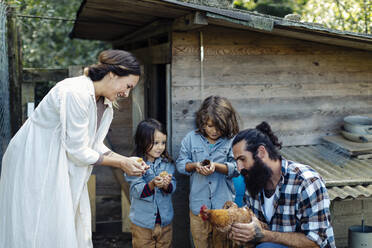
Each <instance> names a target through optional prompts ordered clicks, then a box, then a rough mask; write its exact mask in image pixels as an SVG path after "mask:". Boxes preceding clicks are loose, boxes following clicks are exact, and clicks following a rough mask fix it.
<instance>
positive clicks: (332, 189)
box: [281, 145, 372, 200]
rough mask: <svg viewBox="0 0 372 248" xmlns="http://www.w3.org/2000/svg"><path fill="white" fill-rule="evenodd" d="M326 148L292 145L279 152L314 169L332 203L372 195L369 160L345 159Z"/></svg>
mask: <svg viewBox="0 0 372 248" xmlns="http://www.w3.org/2000/svg"><path fill="white" fill-rule="evenodd" d="M327 149H328V148H326V147H325V146H323V145H309V146H291V147H283V148H282V150H281V153H282V155H283V156H284V157H285V158H286V159H289V160H293V161H296V162H299V163H303V164H307V165H310V166H311V167H312V168H314V169H315V170H316V171H317V172H318V173H319V174H320V175H321V176H322V178H323V179H324V181H325V184H326V187H327V189H328V193H329V197H330V199H331V200H335V199H346V198H358V197H370V196H372V166H371V165H372V159H357V158H351V157H350V158H349V157H344V155H342V154H337V151H336V150H335V151H332V150H329V149H328V150H327ZM333 153H334V154H333Z"/></svg>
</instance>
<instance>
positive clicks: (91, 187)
mask: <svg viewBox="0 0 372 248" xmlns="http://www.w3.org/2000/svg"><path fill="white" fill-rule="evenodd" d="M88 193H89V201H90V211H91V212H92V232H95V231H96V175H91V176H90V177H89V180H88Z"/></svg>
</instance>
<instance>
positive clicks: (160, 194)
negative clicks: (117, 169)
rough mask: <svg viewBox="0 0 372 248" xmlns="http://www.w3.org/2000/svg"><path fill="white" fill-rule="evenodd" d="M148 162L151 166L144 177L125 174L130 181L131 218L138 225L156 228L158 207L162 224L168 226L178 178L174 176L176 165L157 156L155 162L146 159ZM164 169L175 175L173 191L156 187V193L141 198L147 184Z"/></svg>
mask: <svg viewBox="0 0 372 248" xmlns="http://www.w3.org/2000/svg"><path fill="white" fill-rule="evenodd" d="M146 164H148V165H149V166H150V168H149V169H148V170H147V171H146V173H145V174H144V175H143V176H142V177H134V176H132V177H130V176H127V175H125V178H126V180H127V182H128V183H130V199H131V206H130V213H129V219H130V220H131V221H132V223H133V224H135V225H137V226H140V227H143V228H149V229H154V228H155V220H156V215H157V212H158V209H159V214H160V218H161V226H167V225H169V224H171V222H172V219H173V205H172V194H173V193H174V191H175V190H176V179H175V177H174V172H175V166H174V165H173V164H172V163H169V162H167V160H166V159H163V158H157V159H156V160H155V161H154V163H151V162H150V161H146ZM162 171H167V172H168V173H169V174H172V175H173V176H172V182H171V183H172V187H173V189H172V192H171V193H165V192H164V191H163V190H161V189H159V188H157V187H155V188H154V190H155V193H154V194H152V195H151V196H148V197H144V198H141V194H142V191H143V189H144V187H145V185H146V184H147V183H148V182H150V181H151V180H152V179H153V178H154V177H156V176H158V175H159V174H160V173H161V172H162Z"/></svg>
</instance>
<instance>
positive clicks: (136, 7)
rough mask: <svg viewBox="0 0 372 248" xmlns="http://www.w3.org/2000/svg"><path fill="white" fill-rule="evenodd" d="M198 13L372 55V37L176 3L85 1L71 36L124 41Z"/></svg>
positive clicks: (212, 21)
mask: <svg viewBox="0 0 372 248" xmlns="http://www.w3.org/2000/svg"><path fill="white" fill-rule="evenodd" d="M195 13H201V14H202V15H203V16H204V17H205V20H206V21H207V23H208V24H212V25H219V26H224V27H231V28H236V29H247V30H253V31H258V32H264V33H268V34H273V35H280V36H285V37H290V38H295V39H302V40H307V41H313V42H319V43H324V44H330V45H336V46H344V47H351V48H356V49H363V50H368V51H372V35H367V34H359V33H353V32H345V31H339V30H334V29H328V28H325V27H323V26H320V25H318V24H313V23H303V22H296V21H290V20H286V19H283V18H278V17H273V16H268V15H263V14H258V13H253V12H248V11H241V10H237V9H221V8H216V7H209V6H203V5H197V4H192V3H185V2H180V1H177V0H84V1H83V2H82V4H81V6H80V9H79V11H78V13H77V17H76V21H75V24H74V27H73V30H72V31H71V34H70V36H71V37H72V38H81V39H90V40H102V41H108V42H114V41H117V40H125V39H126V37H128V36H133V35H132V34H133V33H134V32H136V33H138V30H146V29H149V28H148V27H151V25H152V26H154V25H153V23H156V22H159V21H160V20H162V21H164V20H168V21H169V22H173V21H175V20H179V19H181V18H183V17H185V16H189V15H193V14H195ZM165 30H167V29H165Z"/></svg>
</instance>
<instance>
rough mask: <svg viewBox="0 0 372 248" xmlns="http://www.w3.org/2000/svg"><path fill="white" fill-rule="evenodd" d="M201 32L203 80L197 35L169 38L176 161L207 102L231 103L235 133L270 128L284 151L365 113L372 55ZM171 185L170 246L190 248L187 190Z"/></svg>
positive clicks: (371, 102)
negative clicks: (266, 125) (261, 126)
mask: <svg viewBox="0 0 372 248" xmlns="http://www.w3.org/2000/svg"><path fill="white" fill-rule="evenodd" d="M201 31H202V37H203V47H204V54H205V56H204V62H203V65H202V67H203V74H201V62H200V48H199V47H200V32H199V31H189V32H174V33H173V34H172V66H171V68H172V69H171V75H172V76H171V77H172V78H171V83H172V89H171V90H172V146H173V147H172V152H173V157H174V158H177V155H178V151H179V147H180V143H181V140H182V138H183V137H184V136H185V134H186V133H187V132H189V131H190V130H192V129H193V128H194V127H195V125H194V117H195V112H196V111H197V109H198V108H199V106H200V104H201V101H202V100H203V99H204V98H205V97H207V96H209V95H221V96H225V97H227V98H228V99H229V100H230V101H231V102H232V104H233V106H234V107H235V109H236V110H237V112H238V114H239V115H240V117H241V121H242V125H241V129H243V128H250V127H255V126H256V125H257V124H259V123H260V122H261V121H268V122H269V123H270V124H271V125H272V127H273V130H274V131H275V132H276V134H278V136H279V138H280V140H281V141H283V144H284V145H286V146H288V145H303V144H317V143H319V138H320V137H322V136H324V135H327V134H333V133H336V132H338V130H339V128H340V125H341V121H342V118H343V117H344V116H346V115H350V114H370V113H371V107H372V97H371V96H370V93H371V92H372V91H371V90H372V53H371V52H367V51H361V50H355V49H349V48H343V47H336V46H330V45H323V44H320V43H315V42H308V41H302V40H296V39H289V38H284V37H280V36H274V35H268V34H264V33H258V32H252V31H243V30H234V29H226V28H218V27H213V26H210V25H208V27H206V28H204V29H201ZM201 75H202V77H203V80H201ZM202 84H203V87H201V85H202ZM177 180H178V181H177V193H176V194H175V195H174V197H173V202H174V209H175V220H174V240H175V242H176V243H177V247H189V244H188V243H187V242H186V241H185V240H187V238H188V237H189V231H188V190H189V186H188V183H189V182H188V178H187V177H186V176H181V175H177ZM336 205H337V204H336ZM179 241H181V242H179ZM341 242H342V243H344V240H342V241H341Z"/></svg>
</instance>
